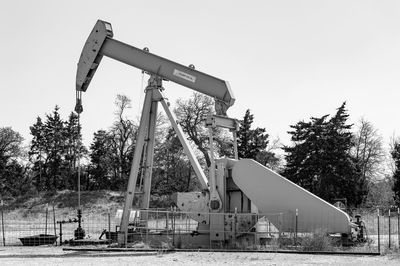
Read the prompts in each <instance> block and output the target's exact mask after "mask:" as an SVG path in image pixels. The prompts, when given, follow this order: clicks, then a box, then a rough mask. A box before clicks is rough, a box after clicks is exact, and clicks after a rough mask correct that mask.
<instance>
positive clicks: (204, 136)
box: [175, 93, 220, 167]
mask: <svg viewBox="0 0 400 266" xmlns="http://www.w3.org/2000/svg"><path fill="white" fill-rule="evenodd" d="M213 111H214V101H213V99H212V98H210V97H208V96H205V95H203V94H200V93H193V96H192V97H191V98H190V99H189V100H181V99H178V100H177V107H176V109H175V113H176V114H177V116H178V119H179V121H180V125H181V126H182V129H183V131H184V132H185V133H186V134H187V135H188V137H189V139H190V140H191V141H192V142H193V143H194V144H195V145H196V147H197V148H198V149H199V151H200V152H201V153H202V154H203V156H204V159H205V161H206V164H207V166H208V167H209V166H210V165H211V160H210V156H209V154H208V150H209V147H208V145H209V143H208V133H207V129H206V128H205V126H204V120H205V119H206V117H207V115H208V114H209V113H212V112H213ZM215 131H216V132H215V133H216V134H215V140H216V142H218V140H217V138H218V136H219V135H220V134H219V133H218V132H217V131H219V129H215Z"/></svg>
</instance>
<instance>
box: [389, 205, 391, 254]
mask: <svg viewBox="0 0 400 266" xmlns="http://www.w3.org/2000/svg"><path fill="white" fill-rule="evenodd" d="M390 229H391V228H390V207H389V249H390V244H391V241H390V237H391V235H390V231H391V230H390Z"/></svg>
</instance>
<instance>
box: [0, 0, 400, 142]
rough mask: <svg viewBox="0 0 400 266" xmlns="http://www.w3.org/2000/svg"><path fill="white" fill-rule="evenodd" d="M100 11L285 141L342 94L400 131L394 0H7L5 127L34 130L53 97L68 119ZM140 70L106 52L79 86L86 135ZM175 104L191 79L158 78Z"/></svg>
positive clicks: (134, 93)
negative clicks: (213, 85) (229, 94)
mask: <svg viewBox="0 0 400 266" xmlns="http://www.w3.org/2000/svg"><path fill="white" fill-rule="evenodd" d="M97 19H102V20H106V21H109V22H111V24H112V25H113V29H114V38H115V39H117V40H120V41H122V42H125V43H128V44H130V45H133V46H136V47H138V48H143V47H145V46H147V47H149V49H150V51H151V52H152V53H155V54H157V55H160V56H162V57H166V58H168V59H170V60H173V61H177V62H179V63H181V64H184V65H189V64H194V65H195V66H196V69H197V70H200V71H202V72H205V73H208V74H210V75H213V76H216V77H218V78H221V79H224V80H227V81H229V83H230V85H231V88H232V90H233V92H234V95H235V97H236V104H235V105H234V106H232V107H231V108H230V109H229V111H228V114H229V115H230V116H231V117H236V118H242V117H243V115H244V113H245V110H246V109H248V108H249V109H250V110H251V111H252V113H253V114H254V115H255V125H256V126H260V127H265V128H266V130H267V132H268V133H269V134H270V135H271V136H272V137H276V136H279V137H280V138H281V140H282V142H283V143H284V144H289V135H288V134H287V133H286V132H287V131H288V130H289V129H290V128H289V125H293V124H295V123H297V122H298V121H300V120H303V119H305V120H307V119H308V118H309V117H311V116H322V115H324V114H333V113H335V111H336V108H338V107H339V106H340V105H341V104H342V102H343V101H347V103H348V105H347V108H348V111H349V114H350V116H351V122H356V121H357V120H359V119H360V118H361V117H364V118H365V119H367V120H369V121H370V122H372V123H373V125H374V126H375V127H376V128H377V129H378V130H379V132H380V133H381V134H382V136H383V137H384V140H385V141H386V142H388V141H389V137H390V136H392V135H393V134H394V133H396V134H397V135H398V134H400V133H399V132H400V119H399V114H400V112H399V105H398V103H399V101H400V97H399V96H400V90H399V87H400V75H399V74H400V1H396V0H393V1H391V0H386V1H382V0H376V1H368V0H353V1H351V0H334V1H333V0H332V1H328V0H326V1H323V0H304V1H299V0H273V1H272V0H260V1H251V0H248V1H234V0H222V1H221V0H219V1H215V0H201V1H200V0H197V1H188V0H168V1H163V0H160V1H157V0H153V1H132V0H131V1H118V0H113V1H110V0H108V1H102V0H93V1H82V0H81V1H79V0H69V1H55V0H47V1H45V0H35V1H30V0H25V1H23V0H2V1H1V8H0V25H1V26H0V45H1V49H0V77H1V79H0V89H1V94H0V127H4V126H11V127H12V128H13V129H14V130H16V131H18V132H20V133H21V134H22V135H23V136H24V137H25V139H26V140H27V141H29V140H30V138H31V137H30V135H29V126H31V125H32V124H33V123H34V122H35V120H36V117H37V116H41V117H44V116H45V114H46V113H50V112H51V111H52V110H53V108H54V106H55V105H59V106H60V108H61V114H62V116H63V118H64V119H66V118H67V116H68V114H69V113H70V112H71V111H72V110H73V108H74V105H75V75H76V64H77V62H78V59H79V55H80V53H81V50H82V47H83V45H84V43H85V41H86V38H87V37H88V35H89V33H90V31H91V30H92V28H93V26H94V24H95V23H96V21H97ZM141 77H142V75H141V71H140V70H138V69H135V68H132V67H129V66H127V65H123V64H122V63H119V62H116V61H113V60H112V59H108V58H103V61H102V64H101V65H100V67H99V69H98V71H97V72H96V75H95V77H94V79H93V80H92V83H91V86H90V87H89V89H88V91H87V92H86V93H84V95H83V97H84V98H83V102H84V112H83V113H82V126H83V137H84V141H85V143H86V144H88V143H90V142H91V140H92V136H93V132H95V131H97V130H98V129H106V128H108V127H109V126H110V125H111V123H112V121H113V112H114V110H115V108H114V99H115V97H116V95H117V94H126V95H127V96H129V97H130V98H131V99H132V102H133V108H132V110H131V115H132V117H133V118H136V117H137V116H138V115H139V105H140V104H141V102H142V101H143V99H144V97H143V89H144V88H143V87H142V81H141ZM164 87H165V88H166V91H165V94H166V95H167V96H169V99H170V101H171V102H175V100H176V99H177V98H178V97H182V98H188V97H189V96H190V94H191V93H192V92H191V91H190V90H189V89H187V88H184V87H181V86H179V85H175V84H173V83H172V82H165V83H164Z"/></svg>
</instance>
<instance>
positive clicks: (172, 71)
mask: <svg viewBox="0 0 400 266" xmlns="http://www.w3.org/2000/svg"><path fill="white" fill-rule="evenodd" d="M112 37H113V31H112V27H111V24H110V23H108V22H105V21H102V20H98V21H97V23H96V25H95V26H94V28H93V30H92V32H91V34H90V35H89V38H88V39H87V41H86V44H85V46H84V48H83V50H82V54H81V57H80V59H79V63H78V71H77V74H76V90H77V91H86V90H87V88H88V86H89V84H90V81H91V79H92V78H93V75H94V73H95V72H96V69H97V67H98V65H99V63H100V61H101V59H102V57H103V56H107V57H110V58H113V59H115V60H117V61H120V62H123V63H125V64H128V65H130V66H134V67H136V68H139V69H141V70H144V71H146V72H149V73H151V74H155V75H157V76H160V77H162V78H164V79H167V80H170V81H173V82H175V83H178V84H180V85H182V86H185V87H188V88H191V89H193V90H195V91H198V92H200V93H204V94H206V95H208V96H211V97H213V98H214V99H215V100H216V111H217V113H218V114H222V115H226V110H227V109H228V108H229V107H230V106H232V105H233V103H234V102H235V98H234V96H233V93H232V91H231V89H230V87H229V84H228V82H227V81H224V80H221V79H218V78H216V77H213V76H210V75H208V74H205V73H202V72H200V71H197V70H195V69H193V68H190V67H186V66H184V65H181V64H178V63H176V62H173V61H170V60H168V59H165V58H163V57H160V56H157V55H155V54H152V53H149V52H147V51H144V50H141V49H138V48H136V47H133V46H130V45H128V44H125V43H123V42H120V41H117V40H115V39H113V38H112Z"/></svg>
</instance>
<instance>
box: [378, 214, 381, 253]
mask: <svg viewBox="0 0 400 266" xmlns="http://www.w3.org/2000/svg"><path fill="white" fill-rule="evenodd" d="M379 229H380V228H379V209H378V252H379V253H381V235H380V230H379Z"/></svg>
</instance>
